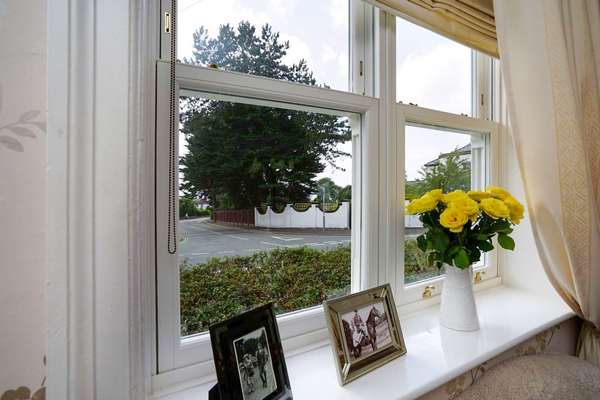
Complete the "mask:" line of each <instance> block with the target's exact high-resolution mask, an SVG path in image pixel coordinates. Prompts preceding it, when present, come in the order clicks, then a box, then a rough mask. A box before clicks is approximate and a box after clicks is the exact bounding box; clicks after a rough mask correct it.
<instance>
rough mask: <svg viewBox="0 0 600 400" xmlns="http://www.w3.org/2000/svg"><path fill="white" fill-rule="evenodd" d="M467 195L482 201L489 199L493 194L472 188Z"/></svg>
mask: <svg viewBox="0 0 600 400" xmlns="http://www.w3.org/2000/svg"><path fill="white" fill-rule="evenodd" d="M467 195H468V196H469V197H470V198H472V199H473V200H475V201H481V200H483V199H489V198H490V196H491V194H489V193H488V192H481V191H479V190H472V191H469V192H468V193H467Z"/></svg>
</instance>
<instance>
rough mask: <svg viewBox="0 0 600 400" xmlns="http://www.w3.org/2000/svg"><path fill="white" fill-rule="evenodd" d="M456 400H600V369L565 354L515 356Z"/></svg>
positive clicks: (489, 372) (488, 373) (490, 372)
mask: <svg viewBox="0 0 600 400" xmlns="http://www.w3.org/2000/svg"><path fill="white" fill-rule="evenodd" d="M456 399H457V400H476V399H477V400H486V399H496V400H502V399H511V400H538V399H539V400H541V399H544V400H553V399H556V400H571V399H573V400H586V399H600V368H598V367H596V366H595V365H593V364H590V363H588V362H587V361H584V360H581V359H579V358H577V357H573V356H568V355H562V354H541V355H532V356H523V357H515V358H512V359H509V360H506V361H505V362H503V363H501V364H498V365H497V366H495V367H493V368H491V369H490V370H489V371H488V372H486V374H485V375H484V376H483V377H482V378H481V379H480V380H478V381H477V382H475V383H474V384H473V386H471V387H469V388H468V389H467V390H465V391H464V392H463V393H462V394H461V395H460V396H458V397H457V398H456Z"/></svg>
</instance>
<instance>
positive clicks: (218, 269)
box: [180, 246, 351, 335]
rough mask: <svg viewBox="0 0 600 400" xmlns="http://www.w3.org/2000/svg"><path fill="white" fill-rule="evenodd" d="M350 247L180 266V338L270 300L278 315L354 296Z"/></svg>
mask: <svg viewBox="0 0 600 400" xmlns="http://www.w3.org/2000/svg"><path fill="white" fill-rule="evenodd" d="M350 260H351V258H350V246H339V247H337V248H335V249H331V250H316V249H312V248H309V247H301V248H294V249H275V250H272V251H261V252H257V253H255V254H253V255H251V256H237V257H225V258H211V259H210V260H208V261H207V262H206V263H203V264H197V265H189V264H185V263H184V264H182V266H181V278H180V279H181V283H180V294H181V300H180V301H181V334H182V335H188V334H191V333H195V332H201V331H205V330H206V329H208V327H209V326H210V325H212V324H214V323H216V322H219V321H222V320H224V319H227V318H229V317H231V316H233V315H235V314H238V313H241V312H243V311H245V310H247V309H249V308H251V307H254V306H258V305H260V304H264V303H267V302H270V301H273V302H274V303H275V311H276V312H277V313H281V312H287V311H293V310H298V309H301V308H306V307H311V306H314V305H317V304H321V302H322V301H323V300H325V299H327V298H331V297H336V296H339V295H342V294H345V293H348V292H349V291H350Z"/></svg>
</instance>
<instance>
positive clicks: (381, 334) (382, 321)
mask: <svg viewBox="0 0 600 400" xmlns="http://www.w3.org/2000/svg"><path fill="white" fill-rule="evenodd" d="M342 324H343V326H344V336H345V339H346V345H347V346H348V351H349V353H350V359H351V360H352V361H354V360H358V359H360V358H364V357H367V356H368V355H370V354H372V353H373V352H375V351H377V350H378V349H382V348H384V347H385V346H387V345H389V344H391V343H392V337H391V335H390V328H389V324H388V320H387V315H386V313H385V307H384V305H383V302H379V303H374V304H370V305H368V306H366V307H363V308H357V309H355V310H352V311H351V312H348V313H346V314H343V315H342Z"/></svg>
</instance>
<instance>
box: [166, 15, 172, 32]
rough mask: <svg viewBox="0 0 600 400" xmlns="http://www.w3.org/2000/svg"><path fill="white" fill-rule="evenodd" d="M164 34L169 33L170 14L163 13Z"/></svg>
mask: <svg viewBox="0 0 600 400" xmlns="http://www.w3.org/2000/svg"><path fill="white" fill-rule="evenodd" d="M165 33H171V13H170V12H168V11H166V12H165Z"/></svg>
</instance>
